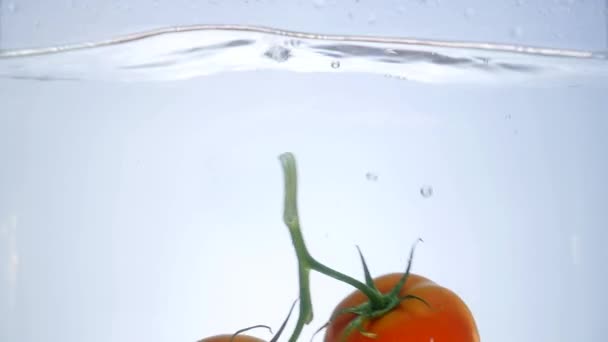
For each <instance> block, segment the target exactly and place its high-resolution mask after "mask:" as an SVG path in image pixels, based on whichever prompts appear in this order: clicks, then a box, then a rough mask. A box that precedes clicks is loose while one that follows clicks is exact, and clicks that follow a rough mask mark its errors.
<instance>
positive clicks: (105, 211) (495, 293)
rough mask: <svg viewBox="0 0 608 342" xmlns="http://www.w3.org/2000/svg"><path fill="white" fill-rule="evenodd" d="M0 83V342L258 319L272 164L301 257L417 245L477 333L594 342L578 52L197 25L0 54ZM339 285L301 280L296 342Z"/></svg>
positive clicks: (590, 130)
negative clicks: (293, 210) (302, 325)
mask: <svg viewBox="0 0 608 342" xmlns="http://www.w3.org/2000/svg"><path fill="white" fill-rule="evenodd" d="M0 77H1V78H2V79H1V80H0V85H1V87H2V91H1V92H0V103H2V112H1V113H0V161H1V163H2V164H1V165H2V167H1V168H0V189H1V191H0V295H1V296H0V340H2V341H23V342H29V341H41V340H46V341H66V342H71V341H106V342H107V341H112V342H114V341H116V342H122V341H143V340H145V341H195V340H196V339H198V338H202V337H204V336H209V335H213V334H216V333H221V332H232V331H234V330H237V329H239V328H242V327H245V326H250V325H253V324H262V323H264V324H270V325H272V326H274V327H277V326H278V325H279V323H280V322H281V321H282V319H283V317H284V315H285V314H286V311H287V309H288V307H289V305H290V304H291V302H292V301H293V299H295V297H296V296H297V274H296V268H295V258H294V254H293V251H292V249H291V243H290V240H289V237H288V235H287V232H286V229H285V227H284V226H283V223H282V221H281V210H282V202H281V201H282V176H281V170H280V166H279V163H278V160H277V156H278V155H279V154H280V153H282V152H285V151H292V152H294V153H295V155H296V157H297V158H298V162H299V172H300V177H301V179H300V187H301V193H300V210H301V216H302V222H303V229H304V235H305V238H306V239H307V241H308V244H309V248H310V249H311V252H312V253H313V254H314V255H315V256H317V258H318V259H320V260H322V261H324V262H326V263H327V264H330V265H333V266H335V267H336V268H338V269H340V270H341V271H343V272H345V273H348V274H351V275H353V276H357V277H361V276H362V274H361V270H360V265H359V261H358V257H357V254H356V250H355V248H354V246H355V245H359V246H361V248H362V249H363V251H364V253H365V254H366V256H367V259H368V263H369V264H370V267H371V270H372V272H373V273H374V274H375V275H379V274H382V273H387V272H394V271H399V270H402V269H403V268H404V266H405V262H406V260H407V255H408V252H409V247H410V245H411V243H412V242H413V241H414V240H415V239H416V238H418V237H422V238H423V239H424V240H425V243H424V244H422V245H420V246H419V248H418V251H417V254H416V257H415V260H414V268H413V270H414V272H416V273H420V274H423V275H425V276H428V277H429V278H431V279H433V280H435V281H436V282H438V283H440V284H442V285H444V286H446V287H448V288H450V289H452V290H454V291H455V292H457V293H458V294H459V295H460V296H461V297H462V298H463V299H464V300H465V301H466V302H467V304H468V305H469V307H470V308H471V310H472V311H473V313H474V315H475V318H476V320H477V324H478V326H479V331H480V335H481V338H482V340H483V341H492V342H495V341H497V342H501V341H522V342H524V341H525V342H527V341H600V340H602V338H603V337H604V336H606V335H607V334H608V328H607V327H606V325H605V324H603V318H602V317H603V308H604V307H605V306H606V305H608V295H607V294H606V292H605V291H604V290H602V288H604V286H603V285H604V283H605V281H606V279H607V276H608V271H607V269H606V267H605V265H604V264H605V260H608V252H607V251H606V249H605V248H604V245H605V243H606V241H608V233H607V230H606V227H608V214H607V212H606V210H605V197H606V193H608V183H607V182H606V176H605V175H606V174H608V153H607V152H608V151H607V147H606V146H608V138H606V131H607V129H608V116H606V114H605V113H606V109H607V108H608V98H607V97H606V96H605V92H606V88H607V87H608V61H607V60H606V58H605V55H604V54H602V53H597V52H586V51H570V50H561V49H548V48H547V49H545V48H534V47H518V46H506V45H499V44H479V43H464V42H438V41H424V40H415V39H396V38H381V37H378V38H370V37H338V36H323V35H315V34H304V33H294V32H285V31H276V30H272V29H262V28H252V27H228V26H224V27H212V26H201V27H189V28H178V29H170V30H160V31H156V32H150V33H144V34H135V35H132V36H128V37H123V38H119V39H114V40H108V41H105V42H99V43H87V44H81V45H71V46H63V47H54V48H41V49H31V50H21V51H1V52H0ZM43 81H44V82H43ZM350 290H351V289H350V288H349V287H348V286H346V285H343V284H338V283H336V282H334V281H331V280H328V279H327V278H324V277H322V276H316V275H315V276H313V302H314V305H315V317H316V320H315V321H314V323H313V325H312V326H309V327H308V329H307V331H306V333H305V334H304V335H303V336H302V341H307V340H308V338H309V337H310V336H311V335H312V332H313V331H314V330H315V329H316V328H317V327H319V326H321V325H322V324H323V323H324V322H325V319H327V317H328V315H329V313H330V312H331V310H332V309H333V305H335V304H336V303H337V301H338V300H339V299H341V298H342V297H343V296H344V295H345V294H347V293H348V292H349V291H350ZM254 334H256V335H257V336H260V337H265V338H267V337H268V334H266V333H265V332H264V331H256V332H255V333H254ZM318 339H319V340H320V337H318ZM436 342H439V341H436Z"/></svg>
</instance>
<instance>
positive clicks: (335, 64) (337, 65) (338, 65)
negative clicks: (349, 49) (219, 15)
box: [331, 61, 340, 69]
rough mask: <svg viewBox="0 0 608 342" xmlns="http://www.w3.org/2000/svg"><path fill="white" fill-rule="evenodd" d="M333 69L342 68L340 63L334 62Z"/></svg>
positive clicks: (332, 63)
mask: <svg viewBox="0 0 608 342" xmlns="http://www.w3.org/2000/svg"><path fill="white" fill-rule="evenodd" d="M331 67H332V68H334V69H338V68H340V61H333V62H331Z"/></svg>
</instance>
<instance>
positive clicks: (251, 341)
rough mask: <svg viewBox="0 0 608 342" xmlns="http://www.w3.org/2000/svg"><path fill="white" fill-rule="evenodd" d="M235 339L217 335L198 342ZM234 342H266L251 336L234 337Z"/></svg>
mask: <svg viewBox="0 0 608 342" xmlns="http://www.w3.org/2000/svg"><path fill="white" fill-rule="evenodd" d="M232 337H233V335H228V334H225V335H216V336H211V337H207V338H204V339H202V340H199V341H198V342H231V340H230V339H231V338H232ZM232 342H265V341H264V340H262V339H259V338H257V337H253V336H249V335H236V336H234V339H232Z"/></svg>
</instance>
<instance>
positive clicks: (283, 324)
mask: <svg viewBox="0 0 608 342" xmlns="http://www.w3.org/2000/svg"><path fill="white" fill-rule="evenodd" d="M297 302H298V300H297V299H296V300H295V301H294V302H293V304H291V308H290V309H289V313H288V314H287V317H285V320H284V321H283V323H282V324H281V327H280V328H279V330H277V333H276V334H275V335H274V336H273V337H272V339H271V340H270V341H268V342H277V341H278V340H279V337H281V334H282V333H283V330H285V326H286V325H287V322H288V321H289V317H291V313H292V312H293V308H294V307H295V306H296V303H297ZM257 328H266V329H268V330H269V331H270V333H272V328H271V327H269V326H267V325H264V324H258V325H253V326H250V327H247V328H243V329H240V330H237V331H236V332H235V333H234V334H232V336H230V342H233V341H234V339H235V338H236V337H237V336H238V335H240V334H242V333H244V332H246V331H249V330H252V329H257Z"/></svg>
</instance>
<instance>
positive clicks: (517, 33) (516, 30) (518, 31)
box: [509, 26, 524, 38]
mask: <svg viewBox="0 0 608 342" xmlns="http://www.w3.org/2000/svg"><path fill="white" fill-rule="evenodd" d="M509 33H510V34H511V37H514V38H519V37H521V36H523V35H524V29H523V28H522V27H521V26H515V27H513V28H511V30H510V32H509Z"/></svg>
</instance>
